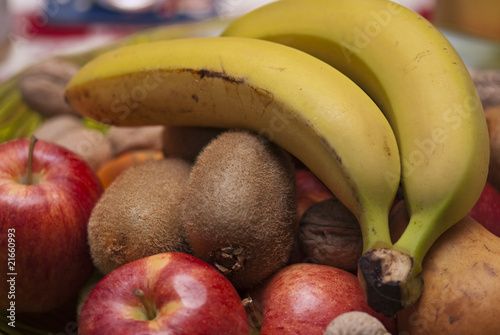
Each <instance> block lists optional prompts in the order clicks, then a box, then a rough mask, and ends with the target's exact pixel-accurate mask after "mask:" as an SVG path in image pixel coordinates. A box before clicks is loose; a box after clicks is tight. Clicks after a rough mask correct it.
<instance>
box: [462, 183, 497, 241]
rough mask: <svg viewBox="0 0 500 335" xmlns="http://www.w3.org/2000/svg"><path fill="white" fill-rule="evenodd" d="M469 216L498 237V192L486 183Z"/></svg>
mask: <svg viewBox="0 0 500 335" xmlns="http://www.w3.org/2000/svg"><path fill="white" fill-rule="evenodd" d="M469 216H470V217H471V218H473V219H474V220H476V221H477V222H479V223H480V224H482V225H483V226H484V227H485V228H486V229H488V230H489V231H490V232H492V233H493V234H495V235H496V236H499V237H500V192H499V191H498V190H497V189H496V188H495V187H493V186H492V185H491V184H490V183H486V185H485V186H484V189H483V192H482V193H481V196H480V197H479V199H478V201H477V202H476V204H475V205H474V207H473V208H472V209H471V210H470V212H469Z"/></svg>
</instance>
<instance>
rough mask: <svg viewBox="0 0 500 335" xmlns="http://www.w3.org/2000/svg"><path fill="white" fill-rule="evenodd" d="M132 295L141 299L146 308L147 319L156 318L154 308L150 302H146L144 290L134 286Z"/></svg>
mask: <svg viewBox="0 0 500 335" xmlns="http://www.w3.org/2000/svg"><path fill="white" fill-rule="evenodd" d="M134 295H135V296H137V297H139V299H141V302H142V305H143V306H144V308H145V309H146V316H147V318H148V320H153V319H154V318H156V312H155V309H154V308H153V306H151V304H149V303H148V302H147V300H146V296H145V294H144V291H143V290H141V289H139V288H136V289H135V290H134Z"/></svg>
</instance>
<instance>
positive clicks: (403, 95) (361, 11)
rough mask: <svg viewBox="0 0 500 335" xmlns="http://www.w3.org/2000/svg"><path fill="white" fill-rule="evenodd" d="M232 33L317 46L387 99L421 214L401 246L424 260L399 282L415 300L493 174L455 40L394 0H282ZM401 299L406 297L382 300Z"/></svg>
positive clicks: (368, 243)
mask: <svg viewBox="0 0 500 335" xmlns="http://www.w3.org/2000/svg"><path fill="white" fill-rule="evenodd" d="M222 35H223V36H233V37H234V36H238V37H250V38H261V39H266V40H270V41H273V42H278V43H283V44H285V45H288V46H291V47H294V48H297V49H299V50H302V51H305V52H307V53H309V54H311V55H314V56H316V57H318V58H319V59H322V60H324V61H325V62H327V63H329V64H330V65H333V66H334V67H336V68H338V69H339V70H340V71H341V72H343V73H344V74H346V75H347V76H348V77H349V78H351V79H352V80H353V81H354V82H356V83H357V84H358V85H359V86H360V87H362V88H363V89H364V90H365V91H366V92H367V93H368V94H369V95H370V96H371V97H372V98H373V100H374V101H375V102H376V103H377V104H378V105H379V106H380V108H381V110H382V112H383V113H384V114H385V115H386V117H387V118H388V120H389V122H390V124H391V126H392V128H393V130H394V133H395V136H396V139H397V141H398V147H399V149H400V155H401V157H400V158H401V166H402V187H403V192H404V194H405V198H406V199H407V202H408V207H409V208H410V214H411V223H410V225H408V228H407V231H406V232H405V233H404V234H403V235H402V236H401V238H400V240H398V241H396V242H395V244H394V246H393V247H392V250H395V251H398V252H402V253H403V255H408V256H411V258H412V261H414V263H413V265H412V268H411V269H410V270H411V271H410V273H407V274H409V276H407V279H402V280H401V284H400V285H399V286H400V288H401V291H405V290H406V289H405V288H403V287H404V286H406V285H408V287H409V288H410V289H409V290H408V291H411V292H412V293H411V294H410V295H409V296H405V294H404V293H403V298H402V299H399V300H401V305H402V306H406V305H408V304H411V303H412V302H413V301H415V300H416V298H418V292H420V289H419V288H418V286H419V285H420V283H419V280H414V279H415V277H416V276H418V274H419V272H420V265H421V263H422V260H423V258H424V257H425V254H426V252H427V250H428V249H429V248H430V246H431V245H432V243H433V242H434V241H435V240H436V239H437V238H438V237H439V235H441V234H442V233H443V232H444V231H445V230H446V229H448V228H449V227H450V226H452V225H453V224H455V223H456V222H457V221H459V220H460V219H461V218H462V217H463V216H464V215H466V214H467V212H468V211H469V210H470V209H471V208H472V206H473V205H474V203H475V202H476V201H477V199H478V197H479V195H480V194H481V191H482V188H483V186H484V183H485V181H486V177H487V174H488V161H489V141H488V129H487V126H486V120H485V117H484V113H483V108H482V105H481V101H480V99H479V96H478V94H477V92H476V89H475V86H474V83H473V81H472V79H471V77H470V74H469V72H468V70H467V68H466V67H465V65H464V64H463V62H462V60H461V59H460V57H459V55H458V54H457V53H456V51H455V50H454V48H453V46H452V45H451V44H450V43H449V42H448V41H447V40H446V38H445V37H444V36H443V35H442V34H441V33H440V32H439V31H438V30H437V29H435V27H433V26H432V24H431V23H429V22H428V21H427V20H425V19H424V18H423V17H421V16H420V15H418V14H417V13H415V12H414V11H411V10H410V9H408V8H405V7H404V6H402V5H399V4H397V3H395V2H391V1H386V0H337V1H329V0H311V1H307V2H305V1H301V0H290V1H277V2H272V3H270V4H268V5H265V6H262V7H260V8H257V9H256V10H254V11H253V12H250V13H248V14H247V15H244V16H243V17H242V18H239V19H237V20H235V21H234V22H233V23H231V24H230V25H229V27H228V28H227V29H226V31H225V32H223V34H222ZM416 36H418V37H416ZM388 52H390V53H391V54H392V56H391V57H389V56H388V55H387V53H388ZM443 92H446V94H443ZM393 177H394V178H398V179H399V175H398V176H393ZM361 226H362V229H367V228H366V227H365V226H366V224H365V223H363V222H361ZM363 235H364V243H365V246H364V252H365V253H366V252H367V251H369V250H370V249H373V248H374V247H375V248H376V247H377V244H379V242H380V241H384V240H381V239H380V234H378V231H377V230H374V231H373V233H371V234H369V233H364V234H363ZM384 239H385V235H384ZM394 253H395V252H391V253H389V255H391V256H392V255H393V254H394ZM368 264H370V262H368ZM362 273H363V274H362V276H363V277H364V278H362V280H364V279H366V276H365V273H364V272H362ZM383 277H385V275H383ZM367 284H368V285H367V287H372V286H377V284H374V285H372V284H370V283H367ZM374 291H376V290H374ZM369 300H371V299H369ZM391 301H397V300H396V299H388V301H386V302H382V303H381V306H382V305H385V306H390V305H389V304H388V302H391ZM402 306H397V305H394V309H398V308H401V307H402ZM377 308H378V307H377ZM390 309H391V308H387V312H389V310H390Z"/></svg>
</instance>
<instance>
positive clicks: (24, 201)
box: [0, 139, 102, 313]
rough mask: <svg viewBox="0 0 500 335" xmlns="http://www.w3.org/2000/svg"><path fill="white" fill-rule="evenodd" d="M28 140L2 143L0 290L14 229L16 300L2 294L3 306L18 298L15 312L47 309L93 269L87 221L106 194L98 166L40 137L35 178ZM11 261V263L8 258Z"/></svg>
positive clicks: (5, 289) (59, 302)
mask: <svg viewBox="0 0 500 335" xmlns="http://www.w3.org/2000/svg"><path fill="white" fill-rule="evenodd" d="M28 148H29V140H28V139H19V140H14V141H10V142H6V143H4V144H2V145H1V146H0V157H2V159H1V160H0V248H1V250H4V251H5V252H2V253H0V264H2V266H3V267H4V269H5V270H4V271H2V272H1V273H0V279H1V280H0V291H1V292H10V291H11V287H10V285H8V283H7V279H9V278H10V277H7V272H8V271H7V269H8V268H7V265H8V263H7V261H8V260H7V258H8V253H7V250H8V232H11V230H10V229H15V232H14V236H13V238H14V239H15V269H14V270H13V271H9V272H15V273H17V276H16V277H15V300H10V301H9V300H7V294H2V295H1V297H0V301H1V306H2V308H4V307H6V306H8V305H9V304H10V303H11V302H12V301H15V309H16V311H17V312H20V313H21V312H35V313H38V312H46V311H50V310H53V309H55V308H57V307H59V306H61V305H63V304H64V303H65V302H66V301H68V300H69V299H72V298H73V297H75V296H76V295H77V293H78V290H79V289H80V287H81V286H82V285H83V284H84V283H85V281H86V280H87V278H89V277H90V275H91V274H92V271H93V269H94V267H93V264H92V261H91V258H90V254H89V250H88V246H87V222H88V219H89V216H90V213H91V211H92V208H93V207H94V205H95V203H96V202H97V201H98V199H99V197H100V196H101V194H102V185H101V183H100V181H99V179H98V178H97V176H96V175H95V173H94V171H93V170H91V168H90V167H89V166H88V165H87V164H86V163H85V162H84V161H83V160H82V159H81V158H80V157H78V156H77V155H76V154H74V153H72V152H70V151H68V150H66V149H64V148H62V147H59V146H57V145H55V144H52V143H49V142H45V141H41V140H40V141H38V142H37V143H36V144H35V146H34V151H33V173H34V180H39V181H38V183H34V184H32V185H23V184H20V182H19V180H20V178H22V177H23V175H25V174H26V170H27V164H28V163H27V162H28V150H29V149H28ZM9 265H11V264H10V263H9Z"/></svg>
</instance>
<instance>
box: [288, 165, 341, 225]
mask: <svg viewBox="0 0 500 335" xmlns="http://www.w3.org/2000/svg"><path fill="white" fill-rule="evenodd" d="M295 180H296V184H297V222H299V221H300V218H301V217H302V215H303V214H304V212H305V211H306V210H307V209H308V208H309V207H311V206H312V205H314V204H315V203H317V202H320V201H323V200H326V199H329V198H332V197H333V194H332V192H331V191H330V190H329V189H328V187H326V186H325V184H323V182H322V181H321V180H319V178H318V177H316V175H314V173H312V172H311V171H309V170H307V169H305V168H297V169H295Z"/></svg>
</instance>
